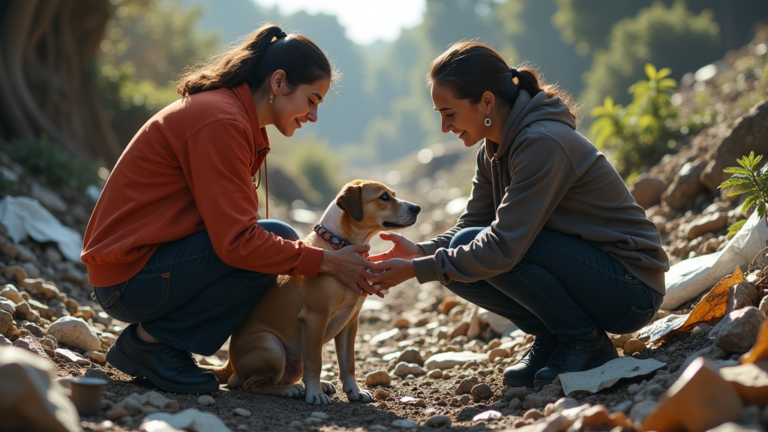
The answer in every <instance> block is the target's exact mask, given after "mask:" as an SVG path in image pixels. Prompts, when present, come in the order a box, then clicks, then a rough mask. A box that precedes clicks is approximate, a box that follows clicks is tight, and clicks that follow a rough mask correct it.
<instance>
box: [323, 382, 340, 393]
mask: <svg viewBox="0 0 768 432" xmlns="http://www.w3.org/2000/svg"><path fill="white" fill-rule="evenodd" d="M320 386H321V387H322V389H323V393H325V394H336V386H335V385H333V384H332V383H331V382H330V381H325V380H322V381H320Z"/></svg>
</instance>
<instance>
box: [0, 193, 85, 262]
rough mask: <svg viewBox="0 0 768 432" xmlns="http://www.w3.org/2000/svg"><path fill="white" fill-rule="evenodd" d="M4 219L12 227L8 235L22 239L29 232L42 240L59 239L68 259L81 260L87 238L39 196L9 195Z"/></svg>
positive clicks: (1, 205)
mask: <svg viewBox="0 0 768 432" xmlns="http://www.w3.org/2000/svg"><path fill="white" fill-rule="evenodd" d="M0 222H2V223H3V225H5V226H6V227H7V228H8V237H10V238H11V239H12V240H13V241H14V242H16V243H18V242H20V241H22V240H24V239H25V238H26V237H27V236H29V237H32V239H33V240H35V241H36V242H39V243H45V242H51V241H52V242H56V244H57V245H58V246H59V250H60V251H61V254H62V255H64V257H66V258H67V259H68V260H70V261H73V262H80V253H81V252H82V251H83V238H82V237H81V236H80V234H79V233H78V232H77V231H75V230H73V229H72V228H69V227H67V226H65V225H63V224H62V223H61V222H59V220H58V219H56V216H54V215H53V214H51V212H49V211H48V209H46V208H45V207H43V206H42V204H40V202H38V201H37V200H36V199H34V198H30V197H26V196H18V197H14V196H10V195H8V196H6V197H5V198H3V200H2V201H0Z"/></svg>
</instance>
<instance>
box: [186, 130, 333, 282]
mask: <svg viewBox="0 0 768 432" xmlns="http://www.w3.org/2000/svg"><path fill="white" fill-rule="evenodd" d="M257 132H258V131H257ZM252 142H253V141H252V138H251V132H250V129H249V128H247V127H246V126H245V125H243V124H242V123H240V122H237V121H235V120H218V121H215V122H212V123H210V124H208V125H205V126H203V127H201V128H200V129H198V130H197V131H196V132H195V133H193V134H192V135H191V136H190V137H188V138H187V141H186V143H185V145H184V146H182V147H181V149H180V150H179V161H180V162H181V165H182V169H183V170H184V175H185V176H186V179H187V182H188V183H189V187H190V189H191V190H192V195H193V196H194V198H195V202H196V203H197V207H198V209H199V210H200V215H201V216H202V218H203V221H204V222H205V226H206V229H207V230H208V234H209V235H210V238H211V243H212V244H213V249H214V250H215V251H216V254H217V255H218V256H219V257H220V258H221V259H222V261H224V262H225V263H227V264H229V265H231V266H233V267H238V268H242V269H247V270H252V271H257V272H262V273H270V274H286V275H306V276H310V277H314V276H316V275H317V272H318V270H319V268H320V264H321V263H322V259H323V251H322V249H318V248H313V247H310V246H307V245H305V244H304V243H303V242H301V241H289V240H285V239H283V238H281V237H278V236H276V235H274V234H272V233H270V232H268V231H266V230H264V229H263V228H261V227H260V226H259V225H258V224H257V223H256V221H257V216H256V211H257V210H258V206H259V205H258V197H257V195H256V190H255V188H254V187H253V182H252V179H251V176H250V173H251V168H252V167H251V164H252V160H253V159H254V155H253V153H254V146H253V144H252Z"/></svg>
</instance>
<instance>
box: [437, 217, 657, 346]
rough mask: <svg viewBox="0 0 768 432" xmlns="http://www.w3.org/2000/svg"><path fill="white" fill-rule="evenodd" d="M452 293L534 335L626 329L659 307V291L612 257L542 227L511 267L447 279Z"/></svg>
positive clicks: (460, 236) (468, 237)
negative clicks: (493, 273)
mask: <svg viewBox="0 0 768 432" xmlns="http://www.w3.org/2000/svg"><path fill="white" fill-rule="evenodd" d="M488 229H490V228H476V227H472V228H465V229H463V230H461V231H459V232H458V233H457V234H456V236H454V237H453V239H452V240H451V243H450V247H451V248H454V247H458V246H462V245H467V244H469V243H471V242H472V240H474V239H475V238H476V237H477V236H478V235H482V234H484V232H485V231H486V230H488ZM447 288H448V289H449V290H451V291H453V292H454V293H455V294H456V295H458V296H460V297H462V298H464V299H466V300H468V301H470V302H472V303H475V304H477V305H479V306H481V307H484V308H485V309H488V310H489V311H491V312H494V313H496V314H498V315H501V316H503V317H505V318H508V319H510V320H511V321H512V322H514V323H515V324H516V325H517V326H518V327H519V328H520V329H521V330H522V331H524V332H526V333H529V334H533V335H536V336H545V337H546V336H551V335H557V336H566V337H567V336H579V335H584V334H587V333H589V332H591V331H592V330H594V328H595V327H596V326H597V327H598V328H600V329H602V330H605V331H607V332H610V333H617V334H622V333H631V332H634V331H637V330H639V329H640V328H642V327H643V326H645V325H646V324H647V323H648V322H649V321H650V320H651V318H652V317H653V315H654V314H655V313H656V312H657V311H658V310H659V307H660V306H661V301H662V300H663V296H662V295H661V294H659V293H658V292H656V291H655V290H653V289H652V288H649V287H648V286H646V285H645V284H644V283H642V282H641V281H640V280H639V279H637V278H636V277H635V276H633V275H632V273H630V272H629V271H627V270H626V269H625V268H624V266H622V265H621V264H619V262H618V261H616V260H615V259H614V258H612V257H611V256H610V255H608V254H606V253H605V252H603V251H601V250H600V249H598V248H597V247H595V246H594V245H592V244H591V243H589V242H587V241H585V240H583V239H580V238H578V237H575V236H570V235H566V234H563V233H561V232H557V231H553V230H550V229H546V228H545V229H542V230H541V233H540V234H539V235H538V236H537V237H536V239H535V240H534V241H533V244H532V245H531V247H530V248H529V249H528V251H527V252H526V253H525V255H524V256H523V259H522V260H521V261H520V263H518V264H517V265H516V266H515V267H514V268H513V269H512V270H511V271H509V272H507V273H502V274H499V275H496V276H493V277H490V278H488V279H485V280H480V281H476V282H469V283H464V282H456V281H454V282H451V283H449V284H448V285H447Z"/></svg>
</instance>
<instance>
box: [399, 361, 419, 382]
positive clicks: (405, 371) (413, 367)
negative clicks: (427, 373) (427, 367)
mask: <svg viewBox="0 0 768 432" xmlns="http://www.w3.org/2000/svg"><path fill="white" fill-rule="evenodd" d="M394 374H395V375H397V376H399V377H401V378H402V377H404V376H407V375H410V374H413V375H424V369H422V368H421V366H419V365H417V364H416V363H410V364H409V363H406V362H400V363H398V364H397V366H396V367H395V371H394Z"/></svg>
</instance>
